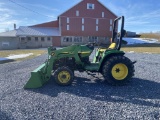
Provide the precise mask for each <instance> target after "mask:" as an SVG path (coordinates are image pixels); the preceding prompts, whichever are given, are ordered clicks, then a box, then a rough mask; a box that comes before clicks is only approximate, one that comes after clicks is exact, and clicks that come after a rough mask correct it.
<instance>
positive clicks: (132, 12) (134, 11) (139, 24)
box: [0, 0, 160, 33]
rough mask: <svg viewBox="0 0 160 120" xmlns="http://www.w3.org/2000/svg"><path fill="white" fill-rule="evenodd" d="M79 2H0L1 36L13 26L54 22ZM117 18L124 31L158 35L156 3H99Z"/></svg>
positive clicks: (114, 0)
mask: <svg viewBox="0 0 160 120" xmlns="http://www.w3.org/2000/svg"><path fill="white" fill-rule="evenodd" d="M80 1H81V0H0V32H4V31H7V30H13V24H14V23H15V24H16V25H17V28H18V27H19V26H29V25H34V24H39V23H44V22H49V21H53V20H56V19H57V16H58V15H60V14H61V13H63V12H64V11H66V10H68V9H69V8H71V7H73V6H74V5H76V4H77V3H79V2H80ZM99 1H100V2H101V3H102V4H104V5H105V6H106V7H107V8H109V9H110V10H111V11H112V12H114V13H115V14H116V15H117V16H122V15H123V16H125V29H126V30H127V31H133V32H137V33H142V32H157V31H160V1H159V0H99Z"/></svg>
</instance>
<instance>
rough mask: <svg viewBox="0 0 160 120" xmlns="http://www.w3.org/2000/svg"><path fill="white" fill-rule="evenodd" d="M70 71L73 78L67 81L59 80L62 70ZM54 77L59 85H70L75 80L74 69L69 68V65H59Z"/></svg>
mask: <svg viewBox="0 0 160 120" xmlns="http://www.w3.org/2000/svg"><path fill="white" fill-rule="evenodd" d="M63 70H65V71H68V72H69V73H70V75H71V79H70V80H69V81H68V82H67V83H61V82H60V81H59V80H58V74H59V72H60V71H63ZM54 79H55V82H56V83H57V84H58V85H61V86H68V85H71V84H72V82H73V80H74V71H72V70H71V69H69V67H67V66H63V67H59V68H58V69H57V70H56V71H55V72H54Z"/></svg>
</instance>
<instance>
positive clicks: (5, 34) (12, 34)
mask: <svg viewBox="0 0 160 120" xmlns="http://www.w3.org/2000/svg"><path fill="white" fill-rule="evenodd" d="M16 33H17V30H11V31H7V32H2V33H0V37H16Z"/></svg>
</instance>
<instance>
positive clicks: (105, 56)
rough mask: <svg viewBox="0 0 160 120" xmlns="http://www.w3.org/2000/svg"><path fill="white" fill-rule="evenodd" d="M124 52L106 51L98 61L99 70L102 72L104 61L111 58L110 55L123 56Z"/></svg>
mask: <svg viewBox="0 0 160 120" xmlns="http://www.w3.org/2000/svg"><path fill="white" fill-rule="evenodd" d="M124 54H125V53H124V52H123V51H115V52H107V53H105V55H104V57H103V58H102V59H101V61H100V67H99V70H98V71H99V72H100V73H101V72H102V67H103V65H104V63H105V62H106V61H107V60H108V59H109V58H111V57H112V56H123V55H124Z"/></svg>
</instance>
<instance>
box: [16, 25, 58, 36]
mask: <svg viewBox="0 0 160 120" xmlns="http://www.w3.org/2000/svg"><path fill="white" fill-rule="evenodd" d="M16 35H17V36H60V32H59V28H49V27H27V26H20V27H19V29H18V30H17V34H16Z"/></svg>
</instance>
